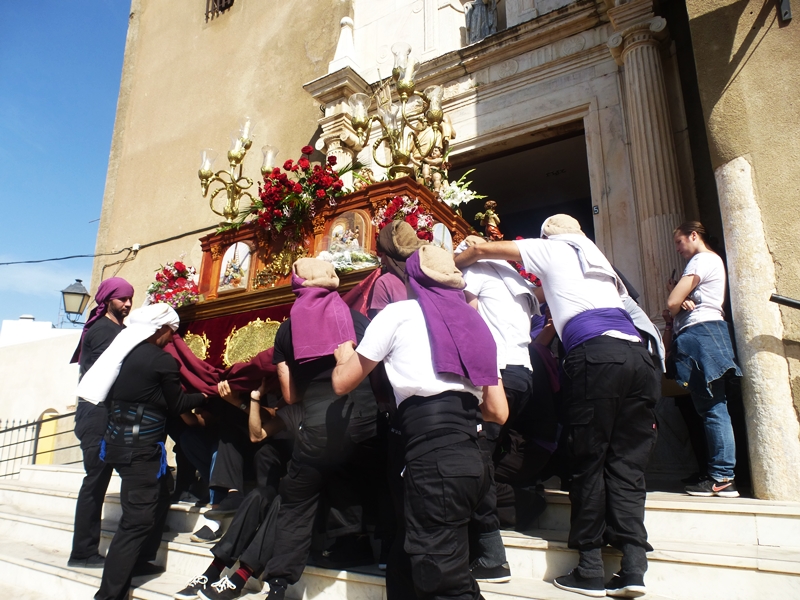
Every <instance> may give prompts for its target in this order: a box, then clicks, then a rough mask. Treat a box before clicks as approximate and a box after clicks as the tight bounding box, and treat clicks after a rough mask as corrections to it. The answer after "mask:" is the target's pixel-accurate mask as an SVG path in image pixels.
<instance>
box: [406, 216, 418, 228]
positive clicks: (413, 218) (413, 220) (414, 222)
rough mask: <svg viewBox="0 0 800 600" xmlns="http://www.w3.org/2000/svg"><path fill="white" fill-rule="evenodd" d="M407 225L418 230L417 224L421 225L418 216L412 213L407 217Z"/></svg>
mask: <svg viewBox="0 0 800 600" xmlns="http://www.w3.org/2000/svg"><path fill="white" fill-rule="evenodd" d="M406 223H408V224H409V225H411V226H412V227H413V228H414V229H416V228H417V224H418V223H419V219H418V218H417V215H415V214H414V213H411V214H410V215H406Z"/></svg>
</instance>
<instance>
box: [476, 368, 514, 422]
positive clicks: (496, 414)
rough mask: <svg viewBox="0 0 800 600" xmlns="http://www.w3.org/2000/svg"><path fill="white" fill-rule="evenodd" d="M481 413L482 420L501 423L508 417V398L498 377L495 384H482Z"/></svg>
mask: <svg viewBox="0 0 800 600" xmlns="http://www.w3.org/2000/svg"><path fill="white" fill-rule="evenodd" d="M481 414H482V415H483V420H484V421H490V422H492V423H498V424H499V425H502V424H503V423H505V422H506V420H507V419H508V400H507V399H506V392H505V390H504V389H503V380H502V379H498V380H497V385H485V386H483V402H482V403H481Z"/></svg>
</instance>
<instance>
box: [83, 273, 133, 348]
mask: <svg viewBox="0 0 800 600" xmlns="http://www.w3.org/2000/svg"><path fill="white" fill-rule="evenodd" d="M115 298H117V299H118V298H133V286H132V285H131V284H130V283H128V282H127V281H125V280H124V279H123V278H122V277H110V278H108V279H106V280H105V281H101V282H100V285H99V286H98V288H97V294H95V297H94V301H95V302H97V306H95V307H94V309H93V310H92V312H90V313H89V318H88V319H86V325H84V326H83V332H81V339H80V341H79V342H78V347H77V348H75V352H74V354H73V355H72V360H70V361H69V362H70V363H76V362H78V361H79V360H80V358H81V347H82V346H83V338H84V336H85V335H86V332H87V331H89V329H90V328H91V326H92V325H94V324H95V322H96V321H97V319H100V318H101V317H102V316H103V315H105V314H106V310H107V309H108V306H107V305H108V302H109V301H110V300H113V299H115Z"/></svg>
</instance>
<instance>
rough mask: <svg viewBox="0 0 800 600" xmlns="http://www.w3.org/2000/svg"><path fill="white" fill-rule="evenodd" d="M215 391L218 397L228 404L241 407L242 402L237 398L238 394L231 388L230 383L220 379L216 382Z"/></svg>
mask: <svg viewBox="0 0 800 600" xmlns="http://www.w3.org/2000/svg"><path fill="white" fill-rule="evenodd" d="M217 393H218V394H219V397H220V398H222V399H223V400H225V402H227V403H228V404H232V405H233V406H235V407H236V408H242V402H241V401H240V400H239V395H238V394H236V393H234V392H233V390H231V385H230V384H229V383H228V382H227V381H220V382H219V383H218V384H217Z"/></svg>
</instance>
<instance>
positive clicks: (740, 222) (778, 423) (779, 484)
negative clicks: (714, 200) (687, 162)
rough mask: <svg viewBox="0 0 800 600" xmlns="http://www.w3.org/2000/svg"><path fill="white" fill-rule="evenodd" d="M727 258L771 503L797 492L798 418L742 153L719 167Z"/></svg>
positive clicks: (754, 433) (755, 464) (748, 408)
mask: <svg viewBox="0 0 800 600" xmlns="http://www.w3.org/2000/svg"><path fill="white" fill-rule="evenodd" d="M714 174H715V176H716V180H717V190H718V191H719V207H720V213H721V215H722V226H723V230H724V231H725V249H726V251H727V255H728V280H729V283H730V296H731V309H732V312H733V320H734V322H735V323H736V347H737V349H738V353H739V362H740V363H741V367H742V372H743V375H744V377H743V378H742V396H743V399H744V408H745V415H746V419H747V439H748V442H749V443H748V448H749V450H750V470H751V472H752V476H753V491H754V492H755V495H756V496H757V497H758V498H764V499H766V500H797V498H798V497H800V478H798V477H797V469H798V465H800V423H799V422H798V416H797V411H796V410H795V407H794V403H793V401H792V389H791V385H790V377H789V364H788V362H787V360H786V355H785V351H784V342H783V338H784V330H783V321H781V314H780V310H779V309H778V305H777V304H773V303H772V302H770V301H769V296H770V294H772V293H774V292H775V287H776V282H775V264H774V262H773V257H772V255H771V254H770V249H769V247H768V246H767V240H766V236H765V235H764V225H763V222H762V220H761V208H760V207H759V203H758V196H757V191H756V186H755V183H754V181H753V170H752V167H751V166H750V163H749V162H748V161H747V159H746V158H744V157H739V158H735V159H734V160H732V161H730V162H728V163H725V164H724V165H722V166H720V167H718V168H717V169H716V171H715V172H714Z"/></svg>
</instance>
